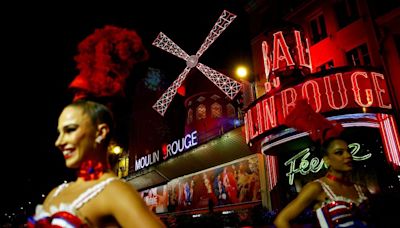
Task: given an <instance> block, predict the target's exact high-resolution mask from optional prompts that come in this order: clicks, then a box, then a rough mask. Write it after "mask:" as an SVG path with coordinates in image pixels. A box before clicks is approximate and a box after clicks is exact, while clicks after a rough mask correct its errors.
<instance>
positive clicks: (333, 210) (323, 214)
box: [315, 179, 368, 228]
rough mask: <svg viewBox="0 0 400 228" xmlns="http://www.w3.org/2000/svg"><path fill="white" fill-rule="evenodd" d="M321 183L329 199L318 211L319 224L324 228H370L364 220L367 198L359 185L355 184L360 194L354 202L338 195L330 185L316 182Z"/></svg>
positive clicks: (319, 181) (320, 181)
mask: <svg viewBox="0 0 400 228" xmlns="http://www.w3.org/2000/svg"><path fill="white" fill-rule="evenodd" d="M315 181H316V182H318V183H320V184H321V186H322V189H323V190H324V191H325V193H326V195H327V196H328V199H327V200H326V201H325V202H323V204H322V206H321V207H320V208H318V209H317V210H316V214H317V218H318V221H319V224H320V226H321V227H322V228H333V227H368V225H367V224H366V223H365V221H363V220H362V218H363V217H365V216H364V215H365V214H366V210H365V202H366V199H367V197H366V196H365V195H364V193H363V192H362V189H361V187H360V186H359V185H357V184H354V187H355V189H356V190H357V193H358V198H357V200H352V199H349V198H346V197H343V196H338V195H336V194H335V193H334V192H333V191H332V189H331V188H330V187H329V185H328V184H326V183H325V182H323V181H322V180H319V179H318V180H315Z"/></svg>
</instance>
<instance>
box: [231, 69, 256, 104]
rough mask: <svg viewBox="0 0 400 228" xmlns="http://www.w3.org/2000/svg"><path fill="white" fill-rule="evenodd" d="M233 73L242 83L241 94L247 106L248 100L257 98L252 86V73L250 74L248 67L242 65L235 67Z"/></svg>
mask: <svg viewBox="0 0 400 228" xmlns="http://www.w3.org/2000/svg"><path fill="white" fill-rule="evenodd" d="M235 75H236V76H237V77H238V78H239V80H240V82H241V83H242V84H243V95H244V97H245V104H246V106H247V105H249V103H250V102H252V101H254V100H255V99H256V98H257V95H256V91H255V88H254V78H253V77H252V75H250V70H249V68H248V67H247V66H244V65H239V66H237V67H236V70H235ZM249 90H250V91H249ZM249 96H250V97H249ZM246 98H247V99H246Z"/></svg>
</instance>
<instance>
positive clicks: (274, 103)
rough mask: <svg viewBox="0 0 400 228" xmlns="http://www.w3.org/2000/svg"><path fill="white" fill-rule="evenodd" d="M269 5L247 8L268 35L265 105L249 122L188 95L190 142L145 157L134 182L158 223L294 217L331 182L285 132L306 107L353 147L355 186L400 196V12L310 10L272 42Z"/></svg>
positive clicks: (320, 5) (264, 37)
mask: <svg viewBox="0 0 400 228" xmlns="http://www.w3.org/2000/svg"><path fill="white" fill-rule="evenodd" d="M372 2H374V1H372ZM264 5H267V3H265V2H263V1H261V0H260V1H256V4H253V5H252V7H253V8H251V7H248V12H249V15H250V17H251V18H252V20H253V22H251V24H253V26H254V25H255V27H257V26H260V25H261V28H258V29H257V28H255V30H259V31H260V30H261V31H263V32H258V33H257V35H256V36H255V37H254V38H253V39H252V44H251V46H252V52H253V75H254V76H255V77H254V78H255V81H254V89H255V94H256V99H255V100H254V99H253V101H252V102H250V103H247V104H245V106H247V107H246V109H245V110H244V114H243V115H241V114H240V115H238V113H240V111H239V110H238V107H237V106H236V105H235V102H236V101H235V100H234V101H231V100H229V99H227V98H226V97H225V96H224V95H223V94H221V93H219V92H218V91H217V90H215V88H214V87H213V85H209V86H207V85H205V84H206V83H207V82H206V81H201V82H199V81H196V82H193V81H192V82H191V81H188V82H186V83H188V84H190V85H191V86H190V88H194V86H193V85H195V84H199V83H201V85H202V86H201V88H202V90H194V91H187V93H188V94H190V95H189V96H187V99H186V101H185V108H186V112H187V115H186V117H187V119H186V124H185V135H184V136H183V137H182V138H179V139H177V140H174V141H171V142H166V143H165V144H163V145H160V146H159V149H157V150H154V152H152V153H149V154H147V155H145V156H139V157H136V158H137V159H135V161H134V162H135V165H137V167H136V166H135V168H134V169H135V171H136V174H134V175H130V177H128V178H127V179H128V181H130V182H131V183H132V184H133V185H135V186H137V187H138V188H139V189H140V190H141V191H142V196H143V198H144V199H145V201H146V202H147V204H148V205H149V207H151V208H152V210H154V211H155V212H157V213H160V214H165V213H177V212H179V213H190V214H197V213H204V212H206V211H207V210H208V207H209V203H210V201H212V202H213V204H214V205H215V208H216V209H219V210H221V211H230V210H232V209H240V208H248V207H254V206H255V205H258V204H261V205H262V206H264V207H265V208H267V209H269V210H277V209H279V208H281V207H283V206H284V205H286V203H287V202H289V201H290V200H291V199H292V198H293V197H294V196H295V195H296V194H297V193H298V192H299V191H300V190H301V187H302V186H303V185H304V184H305V183H307V182H308V181H311V180H313V179H315V178H317V177H319V176H321V175H323V174H324V172H325V171H326V168H325V167H324V165H323V160H322V158H321V156H320V154H319V153H318V151H317V150H316V149H315V148H316V147H315V145H314V144H313V142H312V141H311V140H310V139H309V138H308V137H307V133H306V132H296V131H295V130H294V129H291V128H287V127H286V126H284V125H283V120H284V118H285V117H286V115H287V114H288V113H289V111H290V110H291V108H292V107H293V106H294V103H295V101H296V100H297V99H301V98H305V99H307V100H308V102H309V103H310V104H311V105H312V106H313V108H314V109H315V110H316V111H317V112H319V113H321V114H323V115H324V116H326V117H327V118H328V119H332V120H336V121H339V122H341V123H342V124H343V126H344V127H345V128H346V130H347V132H348V134H350V135H351V138H352V139H353V141H351V142H350V145H349V147H350V148H351V152H352V155H353V158H354V160H355V166H354V167H355V176H354V180H355V181H357V182H360V183H362V184H364V185H365V186H367V187H368V189H369V191H370V192H371V193H373V194H383V195H385V194H386V195H390V194H398V193H399V180H398V175H399V167H400V149H399V147H400V146H399V132H398V121H399V119H398V118H399V117H398V116H399V114H398V107H399V103H398V101H399V93H396V92H395V91H399V90H400V85H399V81H400V80H397V81H396V80H395V78H396V77H398V75H400V63H399V48H398V46H396V45H398V42H399V41H398V38H399V36H398V35H397V36H396V34H399V33H398V31H396V29H398V28H397V27H396V26H395V25H396V23H395V21H398V20H399V15H400V13H399V8H398V7H397V8H396V7H389V8H390V9H382V10H379V9H378V8H375V10H376V12H375V11H373V10H371V9H370V8H371V7H372V8H373V7H374V6H373V5H371V3H370V2H366V1H303V3H302V4H300V5H297V6H296V7H294V8H293V9H292V10H291V11H290V13H286V14H284V19H285V21H289V22H290V23H282V24H280V25H279V26H274V28H273V29H270V28H269V29H268V30H267V31H264V30H265V28H264V29H263V28H262V23H261V21H263V20H264V19H262V18H263V17H267V14H268V9H270V8H269V7H264ZM257 7H259V8H262V9H267V10H266V11H265V12H264V14H263V13H259V12H263V11H262V10H256V9H257ZM255 22H257V23H255ZM258 22H259V23H258ZM382 28H385V29H384V30H385V34H383V35H384V37H382V38H380V39H379V38H377V37H376V34H377V31H380V29H382ZM396 32H397V33H396ZM380 48H381V49H382V48H383V49H384V50H385V51H382V50H381V51H380V52H379V49H380ZM192 78H202V77H192ZM396 83H397V84H396ZM188 88H189V87H188ZM243 94H244V95H245V96H249V97H251V95H249V94H253V93H252V92H251V91H250V92H249V91H243ZM168 145H169V149H168ZM179 145H180V146H179ZM146 159H147V160H146ZM146 161H147V163H146ZM131 163H133V162H131Z"/></svg>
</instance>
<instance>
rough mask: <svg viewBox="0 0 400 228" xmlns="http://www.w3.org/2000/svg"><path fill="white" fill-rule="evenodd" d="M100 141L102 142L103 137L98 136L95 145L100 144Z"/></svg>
mask: <svg viewBox="0 0 400 228" xmlns="http://www.w3.org/2000/svg"><path fill="white" fill-rule="evenodd" d="M102 140H103V137H101V136H99V137H97V138H96V140H95V141H96V142H97V143H101V141H102Z"/></svg>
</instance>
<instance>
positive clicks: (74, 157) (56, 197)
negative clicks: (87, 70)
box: [28, 100, 164, 227]
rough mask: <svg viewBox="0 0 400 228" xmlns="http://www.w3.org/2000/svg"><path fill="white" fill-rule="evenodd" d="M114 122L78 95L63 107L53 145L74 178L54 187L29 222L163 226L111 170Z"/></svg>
mask: <svg viewBox="0 0 400 228" xmlns="http://www.w3.org/2000/svg"><path fill="white" fill-rule="evenodd" d="M112 127H113V121H112V114H111V112H110V111H109V109H108V108H107V107H106V106H104V105H102V104H99V103H96V102H93V101H84V100H78V101H76V102H74V103H72V104H69V105H68V106H66V107H65V108H64V110H63V111H62V113H61V115H60V117H59V120H58V132H59V136H58V138H57V140H56V142H55V145H56V147H58V148H59V149H60V151H61V152H62V153H63V155H64V158H65V163H66V166H67V167H68V168H71V169H77V171H78V177H77V179H76V180H75V181H73V182H70V183H64V184H62V185H60V186H58V187H56V188H54V189H53V190H52V191H51V192H50V193H49V194H48V195H47V197H46V199H45V200H44V202H43V204H42V205H38V206H37V207H36V212H35V215H34V216H32V217H31V218H29V220H28V227H164V225H163V223H162V222H161V221H160V220H159V219H158V217H157V216H155V215H154V214H153V213H152V212H151V211H150V210H149V209H148V208H147V206H146V204H145V203H144V202H143V200H142V198H141V197H140V195H139V193H138V192H137V191H136V190H135V189H134V188H133V186H131V185H130V184H129V183H126V182H125V181H123V180H121V179H119V178H118V177H117V176H116V175H115V174H114V173H113V172H112V170H111V169H110V165H109V163H108V158H107V148H108V145H109V142H110V140H111V137H112V131H113V129H112Z"/></svg>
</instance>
